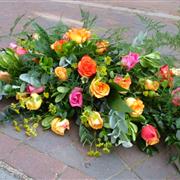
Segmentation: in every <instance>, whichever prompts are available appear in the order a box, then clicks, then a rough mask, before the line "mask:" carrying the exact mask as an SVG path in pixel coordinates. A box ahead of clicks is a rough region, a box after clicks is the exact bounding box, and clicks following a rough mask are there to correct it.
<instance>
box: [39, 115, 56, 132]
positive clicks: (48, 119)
mask: <svg viewBox="0 0 180 180" xmlns="http://www.w3.org/2000/svg"><path fill="white" fill-rule="evenodd" d="M53 119H54V116H47V117H46V118H44V119H43V120H42V122H41V125H42V127H43V128H44V129H49V128H50V127H51V122H52V120H53Z"/></svg>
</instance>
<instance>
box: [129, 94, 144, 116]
mask: <svg viewBox="0 0 180 180" xmlns="http://www.w3.org/2000/svg"><path fill="white" fill-rule="evenodd" d="M126 104H127V105H128V106H129V107H130V108H131V109H132V111H133V112H131V113H130V115H131V117H139V116H140V115H141V114H142V113H143V110H144V104H143V102H142V101H141V100H140V99H135V98H133V97H129V98H127V99H126Z"/></svg>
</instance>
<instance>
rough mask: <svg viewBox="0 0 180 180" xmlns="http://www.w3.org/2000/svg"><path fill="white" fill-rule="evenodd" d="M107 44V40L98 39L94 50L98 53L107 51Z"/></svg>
mask: <svg viewBox="0 0 180 180" xmlns="http://www.w3.org/2000/svg"><path fill="white" fill-rule="evenodd" d="M108 46H109V42H108V41H105V40H103V41H99V42H97V43H96V47H97V49H96V52H97V53H98V54H99V55H102V54H103V53H104V52H106V51H107V48H108Z"/></svg>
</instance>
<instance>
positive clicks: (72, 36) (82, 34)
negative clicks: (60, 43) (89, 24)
mask: <svg viewBox="0 0 180 180" xmlns="http://www.w3.org/2000/svg"><path fill="white" fill-rule="evenodd" d="M90 37H91V32H90V31H88V30H87V29H85V28H72V29H70V30H69V31H68V32H67V33H66V34H65V35H64V38H65V39H68V40H72V41H76V42H77V43H78V44H82V43H84V42H85V41H87V40H88V39H89V38H90Z"/></svg>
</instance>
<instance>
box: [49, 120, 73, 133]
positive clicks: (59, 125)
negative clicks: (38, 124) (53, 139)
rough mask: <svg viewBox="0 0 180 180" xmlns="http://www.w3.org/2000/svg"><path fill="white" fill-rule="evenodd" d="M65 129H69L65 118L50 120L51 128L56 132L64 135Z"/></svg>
mask: <svg viewBox="0 0 180 180" xmlns="http://www.w3.org/2000/svg"><path fill="white" fill-rule="evenodd" d="M66 129H68V130H69V129H70V127H69V121H68V120H67V119H64V120H62V121H61V119H60V118H55V119H53V120H52V122H51V130H52V131H53V132H54V133H56V134H59V135H61V136H64V132H65V130H66Z"/></svg>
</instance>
